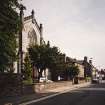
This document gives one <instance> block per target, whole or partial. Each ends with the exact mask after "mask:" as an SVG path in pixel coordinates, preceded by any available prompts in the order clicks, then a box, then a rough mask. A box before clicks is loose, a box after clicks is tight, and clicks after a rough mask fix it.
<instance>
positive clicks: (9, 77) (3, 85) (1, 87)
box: [0, 73, 22, 97]
mask: <svg viewBox="0 0 105 105" xmlns="http://www.w3.org/2000/svg"><path fill="white" fill-rule="evenodd" d="M21 90H22V79H21V75H19V74H13V73H0V97H5V96H14V95H19V94H21V92H22V91H21Z"/></svg>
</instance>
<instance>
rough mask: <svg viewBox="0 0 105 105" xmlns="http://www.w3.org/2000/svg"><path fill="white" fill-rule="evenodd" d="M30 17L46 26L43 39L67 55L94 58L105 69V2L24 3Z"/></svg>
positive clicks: (37, 0) (27, 0) (53, 0)
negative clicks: (32, 16)
mask: <svg viewBox="0 0 105 105" xmlns="http://www.w3.org/2000/svg"><path fill="white" fill-rule="evenodd" d="M22 3H23V4H24V5H25V6H26V8H27V10H26V11H24V14H25V16H27V15H30V13H31V11H32V9H34V11H35V18H36V20H37V21H38V23H39V24H40V23H42V24H43V28H44V29H43V37H44V40H45V41H48V40H49V41H50V43H51V45H52V46H57V47H59V48H60V50H61V52H63V53H65V54H66V55H67V56H69V57H72V58H76V59H83V58H84V56H87V57H88V59H90V58H92V60H93V64H94V66H95V67H97V68H99V69H100V68H105V0H23V2H22Z"/></svg>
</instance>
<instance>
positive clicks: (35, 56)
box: [28, 43, 59, 79]
mask: <svg viewBox="0 0 105 105" xmlns="http://www.w3.org/2000/svg"><path fill="white" fill-rule="evenodd" d="M28 51H29V55H30V59H31V62H32V63H33V65H34V66H35V67H36V68H37V70H38V72H39V77H38V79H39V78H40V77H41V76H42V72H43V70H45V69H46V68H49V69H52V68H55V67H56V65H57V56H58V55H59V50H58V48H57V47H50V45H49V43H47V44H43V45H40V46H39V45H34V46H30V48H29V49H28Z"/></svg>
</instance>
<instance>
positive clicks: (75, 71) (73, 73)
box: [68, 64, 79, 78]
mask: <svg viewBox="0 0 105 105" xmlns="http://www.w3.org/2000/svg"><path fill="white" fill-rule="evenodd" d="M68 72H69V76H71V77H73V78H74V77H75V76H78V74H79V68H78V66H75V65H74V64H73V65H70V66H69V67H68Z"/></svg>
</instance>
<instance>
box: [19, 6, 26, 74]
mask: <svg viewBox="0 0 105 105" xmlns="http://www.w3.org/2000/svg"><path fill="white" fill-rule="evenodd" d="M24 9H25V7H24V6H23V5H21V6H20V30H19V65H18V66H19V67H18V73H19V74H21V73H22V70H23V50H22V30H23V24H24V12H23V10H24Z"/></svg>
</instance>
